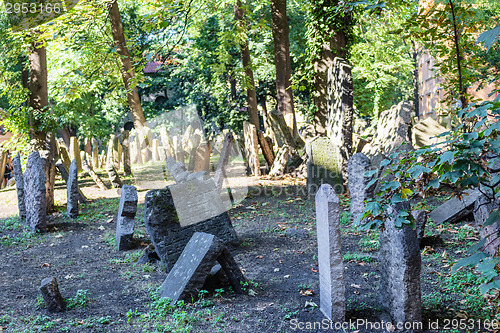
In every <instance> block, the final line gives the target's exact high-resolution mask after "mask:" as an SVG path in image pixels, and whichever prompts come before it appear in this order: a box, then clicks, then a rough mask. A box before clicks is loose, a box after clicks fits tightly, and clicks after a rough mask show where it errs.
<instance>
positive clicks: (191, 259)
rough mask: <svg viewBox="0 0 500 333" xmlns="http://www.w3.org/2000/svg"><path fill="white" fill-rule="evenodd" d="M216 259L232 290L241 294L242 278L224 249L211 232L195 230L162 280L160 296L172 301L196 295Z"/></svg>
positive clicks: (186, 299)
mask: <svg viewBox="0 0 500 333" xmlns="http://www.w3.org/2000/svg"><path fill="white" fill-rule="evenodd" d="M217 261H218V262H219V264H220V265H221V266H222V270H223V271H224V273H226V276H227V277H228V280H229V283H230V284H231V286H232V287H233V289H234V290H235V291H236V292H237V293H243V290H242V287H241V285H242V283H244V282H245V281H246V279H245V277H244V276H243V274H242V273H241V270H240V269H239V267H238V265H237V264H236V262H235V261H234V259H233V256H232V255H231V254H230V252H229V251H228V249H227V248H226V247H225V246H224V244H223V243H222V242H221V241H220V240H219V239H218V238H217V237H215V236H214V235H210V234H207V233H203V232H196V233H194V234H193V236H192V237H191V239H190V240H189V242H188V243H187V245H186V247H185V248H184V250H183V251H182V254H181V255H180V257H179V260H177V262H176V263H175V265H174V267H173V268H172V271H170V273H169V274H168V276H167V278H166V279H165V282H163V284H162V286H161V297H165V298H168V299H170V300H171V301H172V303H174V302H176V301H178V300H185V301H191V300H192V298H195V297H197V296H198V292H199V291H200V290H201V289H202V287H203V284H204V283H205V280H206V278H207V276H208V274H209V273H210V270H211V269H212V267H214V266H215V265H216V262H217Z"/></svg>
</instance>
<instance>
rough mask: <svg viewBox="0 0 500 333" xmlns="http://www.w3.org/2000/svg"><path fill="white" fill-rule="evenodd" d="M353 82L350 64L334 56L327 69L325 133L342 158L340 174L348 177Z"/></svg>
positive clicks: (350, 150)
mask: <svg viewBox="0 0 500 333" xmlns="http://www.w3.org/2000/svg"><path fill="white" fill-rule="evenodd" d="M352 93H353V84H352V73H351V66H349V65H348V64H347V62H346V61H345V60H344V59H342V58H335V59H334V60H333V66H332V67H331V68H330V69H329V71H328V101H327V112H328V120H327V124H326V135H327V137H328V138H329V139H330V141H331V142H332V143H333V144H334V145H336V146H337V147H338V149H339V151H340V156H341V158H342V160H341V165H342V176H343V177H344V179H346V178H347V177H348V170H347V168H348V165H347V163H348V161H349V158H350V156H351V153H352V126H353V110H354V108H353V96H352Z"/></svg>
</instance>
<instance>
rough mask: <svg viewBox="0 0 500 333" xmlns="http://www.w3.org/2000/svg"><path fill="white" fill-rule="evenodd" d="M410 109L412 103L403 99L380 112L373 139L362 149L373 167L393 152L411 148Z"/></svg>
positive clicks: (411, 109) (377, 165) (378, 165)
mask: <svg viewBox="0 0 500 333" xmlns="http://www.w3.org/2000/svg"><path fill="white" fill-rule="evenodd" d="M412 111H413V103H412V102H410V101H403V102H401V103H399V104H398V105H395V106H393V107H392V108H391V109H389V110H386V111H383V112H381V113H380V115H379V119H378V123H377V128H376V131H375V135H374V137H373V140H372V142H371V143H369V144H366V145H365V146H364V147H363V150H362V153H363V154H365V155H366V156H368V158H369V159H370V161H371V163H372V166H373V167H376V168H379V167H380V163H381V162H382V161H383V160H384V159H386V158H389V156H390V155H391V154H392V153H394V152H399V151H408V150H411V149H413V147H412V145H411V138H410V135H409V134H410V130H409V127H410V125H411V116H412ZM405 143H406V144H405Z"/></svg>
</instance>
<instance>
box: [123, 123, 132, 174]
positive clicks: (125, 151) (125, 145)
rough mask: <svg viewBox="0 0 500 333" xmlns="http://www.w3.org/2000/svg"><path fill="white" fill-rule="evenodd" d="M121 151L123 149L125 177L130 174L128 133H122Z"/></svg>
mask: <svg viewBox="0 0 500 333" xmlns="http://www.w3.org/2000/svg"><path fill="white" fill-rule="evenodd" d="M122 147H123V148H122V149H123V173H125V176H129V175H131V174H132V169H131V167H130V131H127V130H125V131H123V132H122Z"/></svg>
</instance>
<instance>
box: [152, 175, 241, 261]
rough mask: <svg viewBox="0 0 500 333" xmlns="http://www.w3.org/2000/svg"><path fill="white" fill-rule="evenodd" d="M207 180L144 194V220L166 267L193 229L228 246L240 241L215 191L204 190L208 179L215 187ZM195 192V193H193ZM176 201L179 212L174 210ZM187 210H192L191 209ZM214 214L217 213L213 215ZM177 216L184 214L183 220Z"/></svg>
mask: <svg viewBox="0 0 500 333" xmlns="http://www.w3.org/2000/svg"><path fill="white" fill-rule="evenodd" d="M206 182H207V184H204V182H203V181H199V180H193V181H192V182H187V183H182V184H176V185H171V186H168V187H166V188H164V189H159V190H151V191H149V192H148V193H147V194H146V197H145V200H144V206H145V208H144V223H145V225H146V229H147V230H148V233H149V235H150V237H151V240H152V242H153V245H154V246H155V249H156V252H157V253H158V256H159V257H160V258H161V260H162V262H163V264H164V265H165V267H166V268H167V269H168V270H170V269H171V268H172V267H173V265H174V263H175V262H176V261H177V259H178V258H179V255H180V254H181V252H182V250H183V249H184V247H185V246H186V244H187V243H188V241H189V239H190V238H191V236H192V235H193V234H194V233H195V232H206V233H209V234H212V235H215V236H217V237H218V238H220V239H221V241H222V242H223V243H224V244H225V245H229V246H237V245H238V243H239V241H238V237H237V235H236V232H235V231H234V228H233V226H232V224H231V220H230V218H229V215H228V214H227V211H225V209H223V208H224V206H223V203H222V201H221V199H220V196H219V195H218V192H217V190H216V189H212V191H211V192H209V191H205V190H203V188H207V187H209V185H208V182H211V187H212V188H214V183H213V181H212V180H209V181H206ZM177 193H185V194H184V195H177ZM194 193H196V195H193V194H194ZM213 193H215V194H217V197H216V196H214V195H212V194H213ZM173 194H176V195H175V196H176V197H177V198H174V195H173ZM217 198H219V199H218V201H219V202H218V201H217ZM202 199H203V200H202ZM201 200H202V201H201ZM176 201H177V202H176ZM203 202H205V204H203ZM178 204H179V210H180V212H181V214H178V212H177V210H176V208H177V205H178ZM203 207H205V208H206V211H204V208H203ZM190 209H192V210H193V211H191V212H190ZM217 213H218V215H214V214H217ZM179 215H180V216H181V217H183V221H182V223H181V220H180V219H179Z"/></svg>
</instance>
